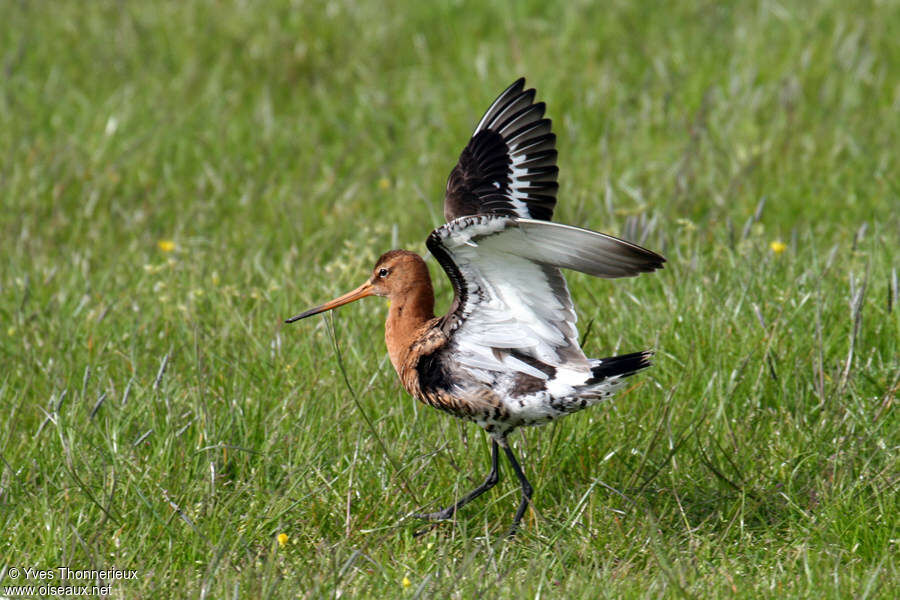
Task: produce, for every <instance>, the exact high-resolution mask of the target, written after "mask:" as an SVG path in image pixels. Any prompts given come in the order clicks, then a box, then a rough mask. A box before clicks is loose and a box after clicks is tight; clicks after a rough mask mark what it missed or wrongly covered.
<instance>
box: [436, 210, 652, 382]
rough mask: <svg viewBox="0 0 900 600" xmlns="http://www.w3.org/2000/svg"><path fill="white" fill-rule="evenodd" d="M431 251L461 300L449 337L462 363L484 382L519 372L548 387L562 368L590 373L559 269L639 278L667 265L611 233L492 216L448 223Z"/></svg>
mask: <svg viewBox="0 0 900 600" xmlns="http://www.w3.org/2000/svg"><path fill="white" fill-rule="evenodd" d="M427 245H428V249H429V250H430V251H431V254H432V255H433V256H434V257H435V258H436V259H437V260H438V262H440V264H441V266H442V267H443V268H444V271H446V272H447V275H448V277H449V278H450V280H451V282H452V283H453V289H454V292H455V293H456V298H455V299H454V303H453V307H452V308H451V310H450V313H449V314H448V315H447V316H446V317H445V321H444V323H443V327H444V331H445V332H446V333H447V334H448V335H449V336H450V338H451V344H453V345H454V346H455V350H456V352H455V353H454V356H455V358H456V360H457V361H458V362H459V363H460V364H462V365H463V366H464V367H466V368H467V369H469V370H470V372H472V373H473V374H475V375H476V376H477V373H479V372H481V373H485V372H492V371H503V370H513V371H519V372H522V373H525V374H528V375H531V376H533V377H539V378H541V379H547V377H548V375H549V373H551V372H552V369H554V368H557V367H562V366H565V367H568V368H576V369H578V368H582V367H583V368H587V359H586V358H585V355H584V353H583V352H582V350H581V347H580V345H579V343H578V332H577V330H576V328H575V321H576V316H575V310H574V307H573V305H572V299H571V297H570V296H569V290H568V288H567V286H566V281H565V279H564V278H563V275H562V273H561V272H560V268H567V269H575V270H577V271H581V272H583V273H588V274H590V275H595V276H597V277H610V278H611V277H632V276H634V275H637V274H638V273H641V272H649V271H653V270H655V269H658V268H660V267H662V263H663V262H665V259H664V258H663V257H661V256H659V255H658V254H656V253H654V252H651V251H649V250H645V249H644V248H641V247H640V246H636V245H634V244H631V243H629V242H626V241H623V240H620V239H617V238H614V237H611V236H608V235H605V234H602V233H597V232H594V231H589V230H587V229H580V228H577V227H570V226H568V225H560V224H557V223H551V222H548V221H537V220H531V219H518V218H515V217H502V216H492V215H484V216H470V217H463V218H460V219H457V220H454V221H452V222H450V223H447V224H446V225H443V226H442V227H439V228H438V229H435V230H434V231H433V232H432V233H431V235H430V236H429V238H428V242H427Z"/></svg>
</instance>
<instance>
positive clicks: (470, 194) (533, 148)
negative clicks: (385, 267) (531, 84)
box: [444, 78, 559, 221]
mask: <svg viewBox="0 0 900 600" xmlns="http://www.w3.org/2000/svg"><path fill="white" fill-rule="evenodd" d="M524 88H525V79H524V78H521V79H519V80H518V81H516V82H515V83H513V84H512V85H511V86H509V87H508V88H507V89H506V90H505V91H504V92H503V93H502V94H500V96H498V97H497V99H496V100H494V102H493V104H491V106H490V108H488V110H487V112H485V113H484V116H483V117H482V118H481V121H479V122H478V125H477V126H476V127H475V131H474V133H473V134H472V138H471V139H470V140H469V143H468V145H466V147H465V149H464V150H463V151H462V154H460V157H459V161H458V162H457V165H456V167H454V168H453V171H452V172H451V173H450V177H449V178H448V179H447V190H446V193H445V196H444V216H445V217H446V219H447V221H452V220H453V219H456V218H458V217H464V216H470V215H502V216H513V217H520V218H523V219H538V220H545V221H549V220H550V219H551V218H552V217H553V209H554V207H555V206H556V193H557V190H558V188H559V185H558V184H557V173H558V172H559V169H558V168H557V166H556V156H557V153H556V135H554V134H553V132H552V131H551V122H550V119H547V118H544V110H545V106H544V103H543V102H538V103H535V102H534V97H535V91H534V89H527V90H526V89H524Z"/></svg>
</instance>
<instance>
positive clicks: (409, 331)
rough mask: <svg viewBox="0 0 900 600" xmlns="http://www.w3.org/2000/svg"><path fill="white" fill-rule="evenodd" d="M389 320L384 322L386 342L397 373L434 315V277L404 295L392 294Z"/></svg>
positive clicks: (421, 282)
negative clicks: (432, 284) (432, 281)
mask: <svg viewBox="0 0 900 600" xmlns="http://www.w3.org/2000/svg"><path fill="white" fill-rule="evenodd" d="M390 301H391V306H390V309H388V317H387V322H385V324H384V341H385V342H386V343H387V348H388V355H389V356H390V357H391V363H392V364H393V365H394V369H395V370H396V371H397V373H400V368H401V366H402V365H403V363H404V361H405V360H406V358H407V355H408V353H409V351H410V347H411V346H412V344H413V342H415V341H416V340H417V339H418V338H419V336H421V334H422V329H423V327H425V326H426V324H428V322H429V321H431V320H432V319H433V318H434V289H433V288H432V287H431V278H430V277H428V278H427V279H424V280H423V281H420V282H418V285H416V286H415V287H413V288H412V289H410V290H407V291H406V292H404V293H403V294H396V295H394V294H392V295H391V298H390Z"/></svg>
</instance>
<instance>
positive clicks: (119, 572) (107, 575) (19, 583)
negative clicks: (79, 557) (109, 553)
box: [0, 567, 138, 600]
mask: <svg viewBox="0 0 900 600" xmlns="http://www.w3.org/2000/svg"><path fill="white" fill-rule="evenodd" d="M137 577H138V572H137V569H114V568H113V569H72V568H69V567H55V568H53V569H38V568H35V567H8V568H7V569H6V572H5V573H4V572H3V571H0V580H6V581H4V582H3V585H0V600H5V599H7V598H10V599H11V598H17V597H18V598H28V597H30V596H41V597H47V596H108V595H109V594H110V593H111V592H112V586H113V583H115V582H117V581H124V580H128V579H137Z"/></svg>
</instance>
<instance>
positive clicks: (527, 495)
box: [503, 445, 534, 536]
mask: <svg viewBox="0 0 900 600" xmlns="http://www.w3.org/2000/svg"><path fill="white" fill-rule="evenodd" d="M503 451H504V452H506V458H508V459H509V464H511V465H512V468H513V471H515V472H516V477H518V478H519V483H521V484H522V502H521V503H520V504H519V510H517V511H516V518H515V519H513V524H512V527H511V528H510V530H509V535H510V536H513V535H515V534H516V531H517V530H518V529H519V523H521V521H522V516H523V515H524V514H525V509H526V508H528V503H529V502H531V494H532V493H533V492H534V490H533V489H532V488H531V484H530V483H528V480H527V479H526V478H525V473H523V472H522V467H520V466H519V461H517V460H516V456H515V455H514V454H513V453H512V450H511V449H510V447H509V446H508V445H505V446H503Z"/></svg>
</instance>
